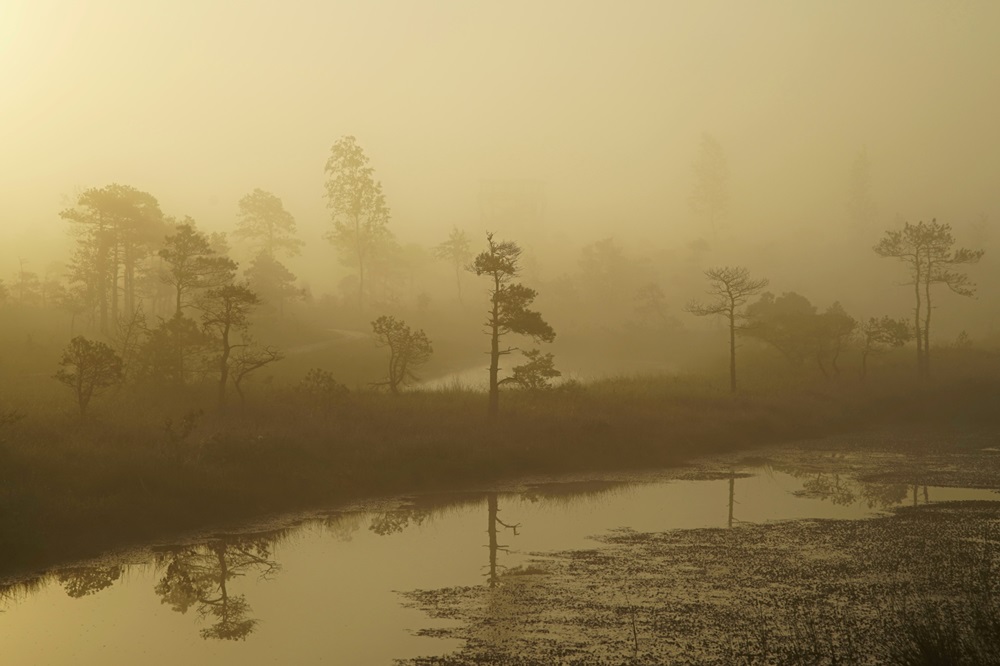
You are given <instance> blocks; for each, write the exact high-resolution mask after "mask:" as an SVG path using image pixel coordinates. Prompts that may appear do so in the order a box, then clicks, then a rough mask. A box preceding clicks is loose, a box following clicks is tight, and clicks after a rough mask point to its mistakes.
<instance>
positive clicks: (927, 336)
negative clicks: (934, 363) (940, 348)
mask: <svg viewBox="0 0 1000 666" xmlns="http://www.w3.org/2000/svg"><path fill="white" fill-rule="evenodd" d="M924 301H925V302H926V306H927V310H926V312H927V314H925V315H924V377H925V378H926V377H930V376H931V272H930V266H929V265H928V266H927V276H926V277H925V278H924Z"/></svg>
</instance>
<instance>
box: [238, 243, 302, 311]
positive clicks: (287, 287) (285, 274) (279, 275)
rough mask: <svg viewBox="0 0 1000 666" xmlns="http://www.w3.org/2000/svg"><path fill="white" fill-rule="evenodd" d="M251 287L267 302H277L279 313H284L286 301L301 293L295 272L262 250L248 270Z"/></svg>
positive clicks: (247, 275) (247, 274) (247, 276)
mask: <svg viewBox="0 0 1000 666" xmlns="http://www.w3.org/2000/svg"><path fill="white" fill-rule="evenodd" d="M246 278H247V281H248V282H249V283H250V287H251V288H252V289H253V290H254V291H255V292H256V293H258V294H260V296H261V299H262V300H263V301H264V302H265V303H274V304H277V312H278V315H279V316H281V315H284V313H285V302H286V301H287V300H288V299H289V298H294V297H297V296H300V295H301V292H300V291H299V289H298V288H296V286H295V279H296V278H295V274H294V273H292V272H291V271H290V270H288V268H287V267H286V266H285V265H284V264H283V263H281V262H280V261H278V260H277V259H275V257H274V255H272V254H269V253H268V252H263V251H262V252H261V253H260V254H258V255H257V256H256V258H254V260H253V262H252V263H251V264H250V268H248V269H247V271H246Z"/></svg>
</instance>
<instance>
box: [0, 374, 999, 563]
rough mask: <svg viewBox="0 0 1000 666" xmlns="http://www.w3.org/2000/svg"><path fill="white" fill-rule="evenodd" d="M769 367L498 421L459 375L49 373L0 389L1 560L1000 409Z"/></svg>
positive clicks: (619, 381)
mask: <svg viewBox="0 0 1000 666" xmlns="http://www.w3.org/2000/svg"><path fill="white" fill-rule="evenodd" d="M765 379H766V378H764V377H761V378H758V379H756V380H754V381H752V382H750V381H748V384H752V385H753V386H754V387H755V388H754V390H752V391H741V392H739V393H737V394H735V395H732V394H730V393H729V392H728V391H727V390H725V389H724V388H722V387H720V386H719V385H718V384H716V383H713V382H709V381H705V380H702V379H698V378H691V377H662V376H661V377H652V376H650V377H644V376H635V377H610V378H605V379H602V380H598V381H594V382H591V383H586V384H583V383H579V382H567V383H565V384H563V385H561V386H559V387H558V388H556V389H554V390H550V391H543V392H538V393H528V392H518V391H511V392H508V393H505V394H504V395H503V396H502V401H501V418H500V419H499V421H498V422H497V423H496V424H495V426H494V427H490V426H489V424H488V423H487V420H486V400H485V396H484V395H483V394H481V393H478V392H475V391H471V390H468V389H465V388H462V387H451V388H445V389H441V390H435V391H410V392H406V393H403V394H401V395H398V396H391V395H388V394H385V393H381V392H375V391H364V390H362V391H351V392H344V393H337V394H335V395H334V394H331V395H329V396H318V397H317V396H314V395H313V396H310V395H307V394H304V393H303V392H302V391H301V390H299V389H295V388H290V387H289V388H283V387H280V386H269V385H257V386H255V387H253V388H252V393H251V395H250V399H249V401H248V404H247V406H246V407H245V408H240V407H239V406H232V407H231V408H229V409H228V410H226V411H218V410H215V411H213V410H211V409H210V408H208V407H206V406H207V405H211V404H212V396H211V392H210V389H211V387H208V388H207V389H206V390H205V391H204V392H199V391H198V390H189V391H187V392H184V393H181V394H177V393H170V394H165V393H157V392H156V391H153V390H143V389H130V390H121V391H119V392H118V393H116V394H114V395H109V396H108V397H107V399H105V400H103V402H102V403H99V404H95V405H94V406H93V413H92V415H91V416H90V417H89V418H88V419H86V420H81V419H80V418H79V417H78V416H77V415H76V414H75V413H74V411H73V410H72V406H71V405H69V404H68V402H69V401H68V398H67V396H66V395H63V393H61V392H60V391H59V390H58V387H57V386H56V385H55V382H51V381H48V382H43V381H37V382H26V383H25V386H24V387H23V389H22V390H21V391H19V393H18V394H17V395H7V396H3V397H2V398H3V399H2V400H0V406H3V407H4V409H13V410H17V411H18V412H20V413H22V414H24V418H23V419H21V420H19V421H16V422H14V423H10V424H7V425H5V426H4V427H2V428H0V552H3V553H4V558H3V564H0V570H2V571H0V573H14V572H18V571H26V570H31V569H37V568H38V567H42V566H46V565H48V564H50V563H53V562H56V561H59V560H64V559H66V558H70V557H78V556H84V555H91V554H96V553H97V552H99V551H100V550H103V549H106V548H109V547H113V546H118V545H123V544H129V543H136V542H142V541H148V540H150V539H155V538H159V537H167V536H170V535H173V534H176V533H178V532H182V531H185V530H191V529H196V528H202V527H206V526H208V525H213V524H219V523H225V522H229V521H237V520H242V519H247V518H251V517H258V516H262V515H264V514H268V513H273V512H282V511H289V510H295V509H300V508H307V507H314V506H319V505H323V504H330V503H335V502H338V501H342V500H347V499H359V498H363V497H370V496H377V495H382V494H388V493H400V492H410V491H418V490H425V491H426V490H437V489H445V488H448V489H460V488H462V487H470V486H475V485H477V484H479V485H481V484H484V483H489V482H492V481H496V480H499V479H503V478H508V477H512V476H515V475H519V474H524V473H557V472H567V471H584V470H596V469H616V468H618V469H620V468H638V467H650V466H664V465H674V464H680V463H683V462H684V461H686V460H689V459H691V458H693V457H696V456H700V455H705V454H711V453H716V452H722V451H728V450H733V449H737V448H747V447H752V446H754V445H759V444H765V443H768V444H769V443H775V442H778V441H788V440H795V439H803V438H811V437H819V436H823V435H828V434H836V433H844V432H848V431H851V430H857V429H859V428H866V427H870V426H878V425H884V424H887V423H914V422H919V423H923V422H928V421H931V422H935V421H940V422H942V423H945V424H951V423H956V422H960V423H970V422H974V423H992V424H996V422H997V419H998V415H997V410H996V409H995V406H996V405H997V404H1000V401H998V400H997V396H998V395H1000V391H998V387H1000V383H998V382H997V381H995V380H985V379H978V380H968V379H956V380H953V381H948V382H946V381H942V382H940V383H937V384H934V385H927V386H919V387H914V386H912V382H909V381H895V380H892V379H891V378H886V379H885V380H884V381H881V382H874V381H873V382H869V383H868V384H866V385H865V386H864V387H863V388H859V385H858V384H857V383H856V382H853V383H848V382H823V383H814V384H806V385H803V384H801V383H794V382H782V381H780V380H774V381H773V382H771V383H768V382H767V381H765ZM200 410H204V414H203V415H201V416H198V417H197V418H194V417H192V416H191V415H193V414H197V413H198V412H199V411H200ZM189 418H194V423H193V424H192V425H191V427H190V428H185V429H180V428H181V427H182V424H184V423H185V419H189ZM168 422H169V423H170V424H172V425H171V426H170V427H168V426H167V424H168Z"/></svg>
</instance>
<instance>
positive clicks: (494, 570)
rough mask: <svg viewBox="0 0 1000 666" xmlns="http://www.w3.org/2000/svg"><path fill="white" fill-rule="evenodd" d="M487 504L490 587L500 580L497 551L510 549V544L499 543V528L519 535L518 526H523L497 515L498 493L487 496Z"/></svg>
mask: <svg viewBox="0 0 1000 666" xmlns="http://www.w3.org/2000/svg"><path fill="white" fill-rule="evenodd" d="M486 506H487V514H488V517H489V519H488V522H487V528H486V533H487V534H488V535H489V538H490V543H489V546H488V548H489V549H490V563H489V571H488V572H487V574H486V581H487V584H488V585H489V586H490V587H496V586H497V583H499V582H500V575H499V568H498V566H497V553H499V552H504V553H506V552H508V551H509V548H510V547H509V546H506V545H503V544H501V543H499V539H498V538H497V534H498V532H499V530H498V529H497V528H498V527H501V528H503V529H506V530H510V531H511V533H512V534H513V535H514V536H517V530H518V528H520V527H521V523H517V524H515V525H508V524H507V523H505V522H503V521H502V520H500V518H499V516H498V515H497V514H498V513H499V512H500V508H499V501H498V500H497V494H496V493H489V494H488V495H487V496H486ZM501 568H502V567H501Z"/></svg>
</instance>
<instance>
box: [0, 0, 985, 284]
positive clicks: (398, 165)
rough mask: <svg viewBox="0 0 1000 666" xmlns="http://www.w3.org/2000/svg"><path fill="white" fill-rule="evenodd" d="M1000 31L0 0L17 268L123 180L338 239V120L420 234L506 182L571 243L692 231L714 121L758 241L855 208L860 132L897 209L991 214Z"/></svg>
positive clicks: (957, 5)
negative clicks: (267, 205) (703, 149)
mask: <svg viewBox="0 0 1000 666" xmlns="http://www.w3.org/2000/svg"><path fill="white" fill-rule="evenodd" d="M998 35H1000V3H997V2H993V1H986V2H972V1H962V0H955V1H953V2H924V1H920V0H906V1H900V0H881V1H878V2H861V1H842V2H819V1H815V2H813V1H806V0H795V1H792V0H789V1H784V2H778V1H761V2H753V3H746V2H736V1H728V2H713V1H699V2H693V1H692V2H680V1H676V2H674V1H670V0H660V1H656V2H642V1H638V0H633V1H630V2H621V3H612V2H595V1H591V0H574V1H568V2H563V1H556V0H553V1H546V2H526V1H519V0H514V1H510V0H506V1H504V2H493V1H489V0H484V1H482V2H468V1H452V0H438V1H435V0H426V1H421V2H409V1H406V2H404V1H402V0H400V1H371V0H366V1H340V0H326V1H323V2H309V1H304V0H299V1H295V0H288V1H285V2H280V3H279V2H264V1H262V0H246V1H243V2H222V1H221V0H171V1H169V2H168V1H160V0H144V1H143V2H135V1H134V0H127V1H126V0H0V121H2V122H0V243H3V247H2V249H0V261H2V262H4V266H3V267H2V270H0V274H4V275H6V274H7V273H10V272H12V271H13V270H15V267H14V265H13V264H11V258H12V257H16V256H22V255H24V254H29V255H30V256H41V255H33V254H31V253H33V252H36V251H37V248H38V246H39V243H40V242H43V241H44V242H46V243H50V244H52V246H53V247H57V246H58V247H65V246H67V245H66V244H67V242H68V241H66V240H65V222H64V221H63V220H61V219H60V218H59V217H58V213H59V211H60V210H61V209H63V208H65V207H67V206H68V205H70V204H71V203H72V202H73V200H74V198H75V197H76V196H77V195H78V194H79V192H81V191H82V190H84V189H87V188H90V187H102V186H104V185H107V184H109V183H112V182H118V183H123V184H128V185H132V186H134V187H137V188H139V189H142V190H146V191H148V192H150V193H152V194H153V195H154V196H156V197H157V198H158V199H159V201H160V203H161V207H162V208H163V210H164V211H165V212H166V213H167V214H169V215H174V216H177V217H182V216H184V215H190V216H192V217H193V218H195V220H196V221H197V222H198V223H199V225H201V226H202V227H204V228H206V229H208V230H228V229H231V228H232V227H233V225H234V224H235V220H236V205H237V202H238V200H239V199H240V198H241V197H242V196H243V195H245V194H246V193H248V192H250V191H251V190H253V189H254V188H257V187H260V188H263V189H265V190H269V191H271V192H273V193H275V194H276V195H278V196H279V197H281V198H282V199H283V201H284V202H285V205H286V208H288V210H289V211H290V212H292V214H293V215H294V216H295V217H296V219H297V220H298V223H299V227H300V229H301V230H302V234H303V237H304V238H305V240H306V242H307V250H306V253H305V254H304V257H307V256H313V258H316V257H318V256H324V255H326V254H328V253H330V252H331V250H330V249H329V246H327V245H325V243H324V242H323V241H322V240H321V236H322V234H323V232H324V231H325V230H326V229H327V228H328V227H329V225H330V222H329V214H328V212H327V210H326V208H325V202H324V199H323V193H324V189H323V181H324V173H323V167H324V164H325V161H326V158H327V156H328V154H329V150H330V146H331V145H332V144H333V142H334V141H336V140H337V139H338V138H339V137H341V136H344V135H354V136H356V137H357V139H358V142H359V143H360V145H361V146H362V147H363V148H364V149H365V151H366V153H367V154H368V156H369V158H370V159H371V166H372V167H373V168H374V169H375V174H376V177H377V178H379V179H380V180H381V181H382V184H383V187H384V189H385V193H386V197H387V201H388V203H389V205H390V207H391V208H392V211H393V219H392V222H391V226H392V229H393V230H394V231H395V233H396V235H397V237H398V238H399V239H400V240H402V241H404V242H420V243H424V244H426V245H432V244H435V243H437V242H439V241H440V240H442V239H443V238H444V236H446V234H447V231H448V229H450V228H451V227H452V226H453V225H457V226H459V227H462V228H469V229H478V228H479V225H481V214H480V209H479V203H478V202H479V199H478V196H479V189H480V184H481V183H482V182H483V181H484V180H485V181H489V180H501V179H514V180H519V179H526V180H532V181H536V182H539V183H541V184H542V186H543V187H544V192H545V202H546V209H545V220H544V222H545V225H547V227H548V229H549V230H550V231H551V233H552V234H553V236H554V237H558V238H567V239H571V241H572V240H577V239H579V244H582V243H583V242H587V241H589V240H593V239H596V238H601V237H605V236H609V235H615V236H616V237H621V238H623V239H626V240H627V239H629V238H631V239H633V240H635V241H636V242H643V241H644V239H655V241H656V242H663V243H666V244H669V243H681V242H688V241H690V240H691V239H693V238H697V237H699V236H701V235H703V234H704V230H703V229H699V228H697V226H696V224H695V223H694V221H693V219H692V215H691V212H690V209H689V207H688V205H687V197H688V194H689V193H690V191H691V188H692V178H693V176H692V163H693V161H694V160H695V158H696V156H697V150H698V146H699V142H700V138H701V136H702V133H705V132H707V133H709V134H711V135H712V136H713V137H715V138H716V139H717V140H718V141H719V143H720V145H721V146H722V147H723V149H724V150H725V154H726V157H727V160H728V164H729V171H730V174H731V175H730V179H731V180H730V183H731V185H730V186H731V191H732V192H731V196H732V206H731V211H730V220H729V225H730V227H731V233H733V234H734V235H735V236H736V237H739V238H752V237H755V236H758V235H767V236H768V237H770V238H774V239H777V240H776V242H782V239H784V238H794V237H796V236H798V235H801V234H817V233H818V234H821V235H822V234H826V233H829V232H830V230H831V229H834V230H835V229H838V228H841V227H842V226H843V225H844V224H845V217H846V197H847V189H848V179H849V173H850V169H851V165H852V163H853V161H854V160H855V158H856V157H857V155H858V153H859V151H861V150H862V149H865V150H866V151H867V154H868V156H869V159H870V161H871V164H872V188H873V194H874V197H875V200H876V202H877V204H878V206H879V214H880V216H881V219H883V220H884V221H885V224H886V226H890V225H891V224H892V223H894V222H895V221H897V220H899V219H908V220H914V221H915V220H917V219H925V218H926V219H929V218H931V217H937V218H939V219H943V220H946V221H951V222H954V223H955V224H956V226H960V225H961V224H962V223H965V222H968V221H969V220H973V219H978V217H979V216H980V215H983V214H990V213H993V217H992V220H994V221H995V220H996V219H997V215H1000V211H998V208H1000V206H998V204H1000V194H998V187H997V183H998V182H1000V178H998V176H1000V122H998V121H997V118H998V117H1000V104H998V102H1000V67H998V64H1000V39H997V36H998ZM568 242H570V241H568ZM60 244H62V245H60ZM40 269H41V267H40V266H36V267H35V270H40Z"/></svg>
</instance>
